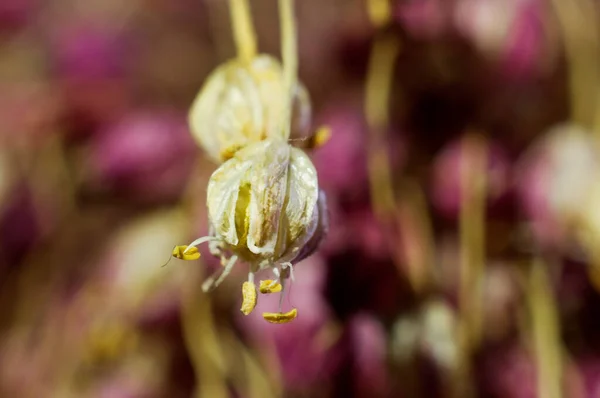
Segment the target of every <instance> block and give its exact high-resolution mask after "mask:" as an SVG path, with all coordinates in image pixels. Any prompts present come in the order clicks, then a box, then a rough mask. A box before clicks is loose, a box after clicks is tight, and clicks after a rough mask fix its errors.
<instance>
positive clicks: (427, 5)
mask: <svg viewBox="0 0 600 398" xmlns="http://www.w3.org/2000/svg"><path fill="white" fill-rule="evenodd" d="M395 3H396V5H395V9H394V16H395V18H396V20H397V21H398V22H400V24H401V25H402V27H403V28H405V29H406V30H407V31H408V33H409V34H410V35H412V36H414V37H415V38H417V39H424V40H431V39H436V38H440V36H441V35H443V34H444V33H446V32H447V31H448V28H449V26H450V22H451V21H450V18H449V15H448V11H449V10H450V7H449V5H450V2H449V1H444V0H420V1H397V2H395Z"/></svg>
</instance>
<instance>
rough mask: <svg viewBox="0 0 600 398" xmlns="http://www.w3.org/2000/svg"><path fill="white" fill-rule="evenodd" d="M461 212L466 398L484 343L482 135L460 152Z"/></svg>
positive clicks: (461, 381) (460, 389) (461, 382)
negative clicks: (476, 357)
mask: <svg viewBox="0 0 600 398" xmlns="http://www.w3.org/2000/svg"><path fill="white" fill-rule="evenodd" d="M461 151H462V154H463V155H462V157H461V209H460V240H461V242H460V251H461V253H460V255H461V263H460V264H461V273H460V288H459V308H460V313H461V316H460V324H459V345H460V361H459V363H460V366H459V368H460V369H459V371H460V372H461V374H460V375H459V377H458V379H457V383H458V385H457V394H458V396H464V393H465V391H467V390H468V388H469V386H468V384H467V383H468V380H469V379H470V373H471V370H470V358H471V354H472V352H473V349H474V348H475V347H477V345H478V344H479V341H480V339H481V328H482V325H481V319H482V308H481V305H482V301H483V298H482V282H483V274H484V265H485V249H484V247H485V184H486V170H487V144H486V142H485V140H484V138H483V137H482V136H480V135H476V134H470V135H467V136H466V137H465V139H464V142H463V147H462V149H461Z"/></svg>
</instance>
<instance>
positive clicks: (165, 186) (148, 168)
mask: <svg viewBox="0 0 600 398" xmlns="http://www.w3.org/2000/svg"><path fill="white" fill-rule="evenodd" d="M88 149H89V156H88V157H87V159H86V160H85V165H86V169H87V171H88V173H87V176H86V178H88V180H87V181H86V183H87V184H90V185H91V186H93V187H94V188H95V189H99V190H108V191H109V192H110V193H112V194H117V195H119V194H122V195H125V196H126V197H128V198H130V199H134V200H136V201H139V202H145V203H157V202H163V201H172V200H176V199H177V198H178V197H179V196H180V195H181V193H182V190H183V189H184V187H185V184H186V181H187V179H188V177H189V175H190V173H191V170H192V166H193V163H194V158H195V154H196V153H197V152H198V149H197V147H196V146H195V144H194V142H193V141H192V139H191V137H190V134H189V132H188V129H187V125H186V119H185V117H184V115H180V114H178V113H176V112H172V111H169V110H154V111H153V110H143V111H138V112H134V113H131V114H128V115H127V116H126V117H124V118H123V119H121V120H119V121H117V122H116V123H114V124H111V125H108V126H105V127H104V128H102V129H101V130H100V131H99V132H98V133H97V134H95V135H94V136H93V137H92V138H91V140H90V142H89V147H88Z"/></svg>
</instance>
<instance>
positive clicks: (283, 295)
mask: <svg viewBox="0 0 600 398" xmlns="http://www.w3.org/2000/svg"><path fill="white" fill-rule="evenodd" d="M284 297H285V279H282V280H281V295H280V296H279V313H281V312H283V311H282V309H283V298H284Z"/></svg>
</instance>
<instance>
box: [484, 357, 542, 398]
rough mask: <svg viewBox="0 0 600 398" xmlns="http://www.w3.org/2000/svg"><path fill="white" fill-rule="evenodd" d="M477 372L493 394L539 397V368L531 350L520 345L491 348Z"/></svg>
mask: <svg viewBox="0 0 600 398" xmlns="http://www.w3.org/2000/svg"><path fill="white" fill-rule="evenodd" d="M478 371H479V372H480V374H481V376H482V382H483V390H484V391H485V393H486V394H487V395H486V396H491V397H498V398H500V397H502V398H536V397H537V396H538V394H537V385H536V382H537V381H536V377H537V371H536V367H535V362H534V358H533V357H532V355H531V354H530V353H529V351H527V350H525V349H523V348H522V347H519V346H517V345H511V346H508V347H500V348H498V349H493V350H488V351H487V352H486V357H485V359H484V360H483V362H482V363H481V364H480V366H479V369H478Z"/></svg>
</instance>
